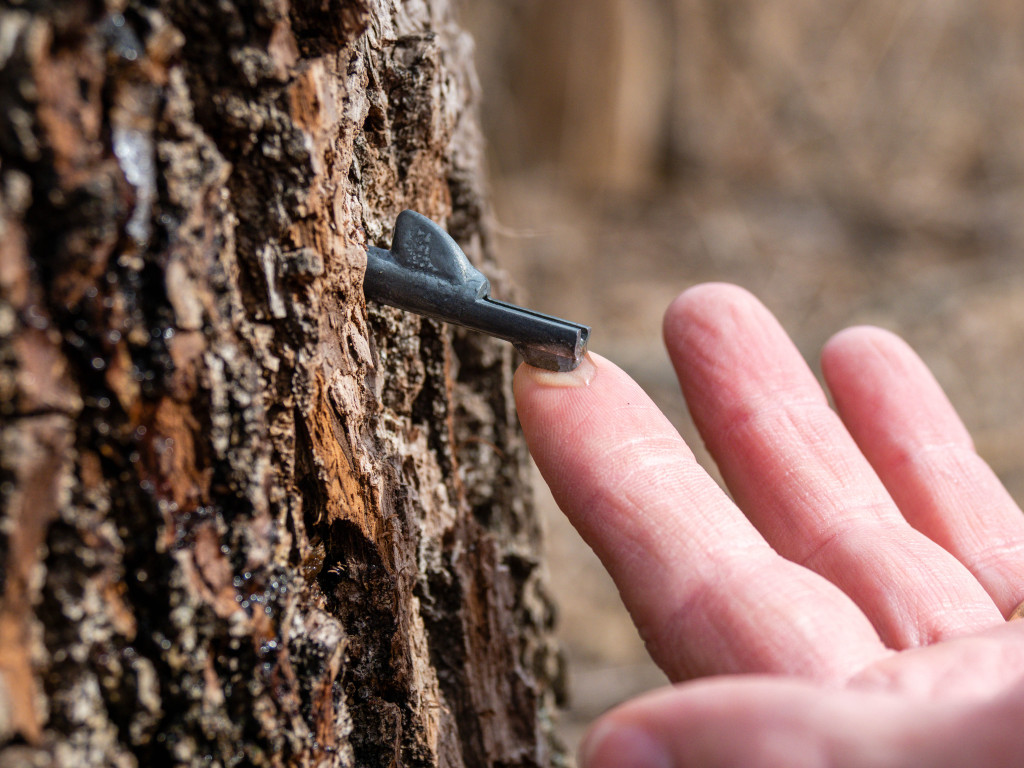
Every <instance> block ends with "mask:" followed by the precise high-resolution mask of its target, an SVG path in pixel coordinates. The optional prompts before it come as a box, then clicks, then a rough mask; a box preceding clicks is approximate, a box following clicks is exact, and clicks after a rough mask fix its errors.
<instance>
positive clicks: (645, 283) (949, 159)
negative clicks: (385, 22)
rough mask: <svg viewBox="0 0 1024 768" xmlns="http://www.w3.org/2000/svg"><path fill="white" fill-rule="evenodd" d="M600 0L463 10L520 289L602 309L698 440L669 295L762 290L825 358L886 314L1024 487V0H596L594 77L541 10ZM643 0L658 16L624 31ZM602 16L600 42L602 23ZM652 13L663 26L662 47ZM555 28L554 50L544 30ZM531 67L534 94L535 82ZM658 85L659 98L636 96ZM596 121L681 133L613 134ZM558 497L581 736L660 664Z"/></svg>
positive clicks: (502, 228) (1012, 482)
mask: <svg viewBox="0 0 1024 768" xmlns="http://www.w3.org/2000/svg"><path fill="white" fill-rule="evenodd" d="M581 3H583V0H579V2H577V0H558V2H554V3H551V4H550V5H549V6H541V5H539V4H538V2H535V1H534V0H522V1H521V2H519V3H513V4H505V3H501V2H498V0H493V1H492V2H481V3H479V4H475V5H476V6H477V7H475V8H473V9H467V10H469V11H470V12H469V13H468V17H469V22H470V24H471V26H473V27H474V32H475V33H476V35H477V39H478V41H479V42H480V48H481V53H480V62H481V63H480V69H481V76H482V85H483V94H484V101H485V122H486V123H487V124H488V125H490V141H491V144H492V149H493V152H492V155H493V156H495V157H496V158H497V161H496V173H495V182H494V187H495V197H496V218H497V220H498V224H499V232H500V233H501V238H502V239H501V243H500V245H501V251H500V252H501V254H502V259H503V264H504V266H505V268H506V269H507V270H508V271H509V272H510V273H511V274H512V276H513V277H514V278H515V280H516V282H517V283H518V284H519V285H520V286H522V289H523V290H522V294H521V296H520V297H519V298H521V299H523V300H524V303H527V304H528V305H529V306H531V307H533V308H536V309H539V310H541V311H546V312H550V313H552V314H556V315H560V316H563V317H567V318H569V319H572V320H575V321H578V322H585V323H589V324H591V325H592V326H593V335H592V344H591V347H592V348H593V349H594V350H595V351H597V352H600V353H601V354H603V355H605V356H606V357H609V358H611V359H613V360H614V361H616V362H617V363H619V364H620V365H622V366H623V367H624V368H626V369H627V370H628V371H629V372H630V373H631V374H632V375H633V376H634V377H635V378H636V379H637V380H638V381H639V382H640V383H641V384H642V385H643V386H644V388H645V389H646V390H647V391H648V392H649V393H650V395H651V396H652V397H653V398H654V399H655V400H656V401H657V402H658V403H659V404H660V405H661V406H662V408H663V409H664V410H665V411H666V412H667V413H668V415H669V416H670V418H671V419H672V420H673V422H674V423H676V424H677V425H678V427H679V429H680V430H681V431H682V433H683V435H684V436H685V437H686V438H687V440H688V442H689V443H690V444H691V446H693V447H694V449H695V450H697V451H698V455H701V450H700V440H699V438H698V437H696V435H695V433H694V430H693V428H692V425H691V424H690V422H689V417H688V415H687V413H686V410H685V407H684V406H683V404H682V402H681V398H680V396H679V393H678V386H677V384H676V382H675V379H674V376H673V373H672V371H671V368H670V365H669V363H668V360H667V357H666V355H665V353H664V351H663V348H662V345H661V339H660V326H661V315H662V312H663V311H664V309H665V307H666V306H667V305H668V303H669V302H670V301H671V300H672V299H673V298H674V297H675V296H676V295H677V294H678V293H679V292H680V291H681V290H683V289H685V288H686V287H687V286H690V285H693V284H694V283H698V282H703V281H708V280H725V281H730V282H735V283H738V284H740V285H743V286H745V287H747V288H748V289H750V290H752V291H753V292H754V293H756V294H757V295H758V296H760V297H761V299H762V300H763V301H764V302H765V303H766V304H767V305H768V307H769V308H771V309H772V310H773V311H774V312H775V313H776V314H777V315H778V317H779V318H780V319H781V321H782V323H783V324H784V325H785V326H786V327H787V328H788V329H789V331H790V332H791V334H792V336H793V337H794V339H795V341H796V343H797V345H798V347H799V348H800V349H801V351H802V352H803V353H804V355H805V357H806V358H807V359H808V361H809V362H811V364H812V365H813V366H816V365H817V355H818V351H819V349H820V347H821V345H822V344H823V343H824V341H825V340H826V339H827V338H828V337H829V336H831V335H832V334H833V333H835V332H837V331H839V330H840V329H842V328H844V327H846V326H848V325H851V324H860V323H871V324H876V325H881V326H884V327H886V328H889V329H891V330H894V331H896V332H898V333H900V334H901V335H903V336H904V337H905V338H906V339H907V340H908V341H909V342H910V343H911V344H912V345H913V346H914V347H915V348H916V349H917V350H918V352H919V353H920V354H921V355H922V356H923V357H924V359H925V360H926V362H928V364H929V365H930V366H931V367H932V370H933V371H934V372H935V374H936V376H937V377H938V378H939V380H940V382H942V384H943V385H944V386H945V387H946V390H947V392H948V394H949V395H950V398H951V399H952V401H953V403H954V405H956V406H957V408H958V409H959V410H960V413H961V414H962V416H963V417H964V420H965V421H966V422H967V425H968V427H969V428H970V430H971V432H972V434H973V435H974V437H975V440H976V443H977V447H978V450H979V452H980V453H981V454H982V455H983V456H984V457H985V458H986V459H987V460H988V461H989V462H990V463H991V464H992V465H993V467H994V468H995V470H996V471H997V472H998V473H999V475H1000V476H1001V477H1002V478H1003V480H1004V482H1006V484H1007V485H1008V487H1009V489H1010V491H1011V492H1012V493H1013V494H1014V495H1015V496H1016V498H1018V499H1024V453H1022V447H1024V387H1021V386H1020V381H1021V378H1022V375H1024V355H1022V350H1024V262H1022V248H1024V183H1022V182H1024V141H1022V139H1024V136H1022V135H1021V134H1022V130H1024V120H1022V118H1024V106H1022V105H1024V30H1022V26H1024V21H1022V20H1024V9H1021V7H1020V6H1019V3H1017V2H1016V0H1012V1H1009V2H1008V1H1006V0H983V1H982V2H973V3H968V2H967V0H957V1H955V2H951V3H944V4H932V5H928V6H927V7H926V6H924V5H921V6H914V7H915V8H916V9H917V10H906V9H904V10H902V11H901V10H899V8H902V7H903V6H898V7H897V6H892V5H891V4H887V3H880V2H868V0H847V1H846V2H840V3H834V4H830V5H828V6H827V7H826V6H823V5H822V4H809V3H807V2H803V0H759V2H758V3H747V2H736V3H735V4H729V5H726V4H723V5H722V6H721V7H730V8H731V7H733V6H735V8H740V7H741V6H742V8H743V9H746V10H745V11H744V12H743V13H738V14H737V15H736V16H730V14H724V15H722V16H717V15H715V14H714V13H712V11H713V9H714V7H715V4H714V3H713V2H711V0H707V1H705V0H660V1H659V0H644V2H636V3H634V4H630V3H629V2H627V1H626V0H600V2H596V0H595V2H593V3H592V4H591V5H589V6H587V7H588V8H589V9H591V10H593V12H594V14H596V15H597V16H599V15H600V13H601V12H605V13H607V14H608V15H607V18H606V20H605V22H606V27H607V28H606V29H605V32H604V34H605V35H606V36H608V39H609V40H612V41H613V42H612V43H608V42H607V40H606V41H605V48H607V49H608V50H613V49H615V45H618V46H619V53H618V58H617V60H616V61H617V63H616V64H614V66H613V65H609V63H608V61H604V60H601V61H600V62H598V63H601V64H603V68H602V66H597V65H596V64H595V65H593V66H591V67H590V68H589V69H588V70H587V71H586V72H585V73H584V74H585V75H587V76H584V77H582V79H581V76H580V75H579V71H578V70H579V68H578V67H576V68H575V69H574V68H573V67H572V66H568V65H566V64H565V61H564V59H565V53H564V52H565V51H566V50H570V51H577V52H579V51H580V50H581V49H580V47H579V46H576V47H573V30H574V29H576V27H574V26H572V25H571V24H570V26H569V27H568V28H566V29H559V30H558V31H559V32H561V33H562V34H560V35H552V33H551V29H550V28H544V25H543V24H542V23H541V22H539V21H538V19H543V17H544V14H545V13H546V11H543V7H550V8H551V9H552V16H553V17H556V18H560V19H562V20H563V21H564V20H565V19H569V20H570V21H571V20H572V19H577V20H578V18H579V17H578V15H577V16H573V13H574V9H575V11H576V12H578V10H579V7H580V4H581ZM511 7H514V8H516V9H518V12H517V13H513V11H510V10H508V9H509V8H511ZM538 8H542V10H541V11H538ZM907 8H909V6H907ZM602 9H603V11H602ZM616 9H618V11H617V12H618V13H619V14H620V15H619V16H615V13H616ZM623 9H625V13H626V16H627V17H630V14H633V13H634V12H633V10H630V9H638V10H636V14H634V15H637V16H641V17H644V18H645V19H646V22H644V19H640V21H637V20H636V19H635V18H633V19H632V21H631V22H630V23H631V24H632V26H630V25H629V24H626V25H623V24H622V23H621V22H622V19H623V18H624V17H623V16H622V15H621V14H622V12H623ZM639 9H643V10H639ZM666 9H671V13H669V16H671V22H672V25H673V26H671V30H674V31H670V33H668V35H667V40H668V43H667V48H666V33H665V32H664V27H665V26H666V25H659V24H657V23H653V24H652V23H649V22H651V19H652V18H653V19H654V21H655V22H657V15H658V14H659V13H668V12H669V11H668V10H666ZM709 9H710V10H709ZM672 13H674V14H675V15H674V16H672ZM559 14H560V15H559ZM594 14H591V15H594ZM630 18H632V17H630ZM634 22H635V23H634ZM641 22H643V23H641ZM645 23H646V27H645ZM538 24H540V27H541V31H540V32H536V33H535V34H532V36H531V30H533V31H535V28H536V27H537V25H538ZM587 24H588V25H589V26H588V27H587V28H588V30H590V31H588V32H587V34H593V30H592V27H593V26H594V25H597V26H598V27H600V18H597V19H596V20H595V19H594V18H589V20H588V22H587ZM616 25H617V26H616ZM495 28H497V29H499V30H500V34H497V33H495ZM624 29H625V31H623V30H624ZM645 29H646V32H645ZM695 29H696V30H697V31H698V32H699V35H698V34H697V33H695V32H694V30H695ZM651 30H655V31H656V36H657V37H658V40H656V41H654V42H651V43H650V44H649V45H644V42H643V41H644V40H645V39H646V38H644V37H643V35H644V34H648V35H650V34H655V33H653V32H651ZM679 30H682V31H679ZM581 34H582V33H581ZM616 35H618V36H617V37H616ZM673 35H674V37H673ZM553 40H554V42H552V41H553ZM615 41H617V42H615ZM577 42H578V41H577ZM684 44H685V45H684ZM552 45H556V46H557V47H558V50H559V51H560V52H561V53H560V54H559V55H554V54H553V53H552V52H551V51H550V50H549V49H547V48H544V47H543V46H552ZM659 46H661V47H659ZM582 50H583V51H584V53H586V51H587V50H588V49H586V48H583V49H582ZM637 50H640V51H641V53H636V51H637ZM665 50H669V51H672V52H673V55H672V57H671V58H672V64H673V67H674V69H672V76H671V77H669V78H668V79H667V81H664V82H662V81H659V80H658V79H657V77H656V75H657V74H658V73H661V71H662V70H661V69H659V68H658V67H657V60H655V61H654V66H653V67H652V64H651V62H650V61H645V59H644V55H648V58H649V57H650V56H649V54H650V52H651V51H655V52H659V51H660V52H661V53H662V54H664V52H665ZM517 51H518V55H517ZM524 51H525V52H528V54H527V53H524ZM642 54H643V55H642ZM538 62H540V63H538ZM538 68H540V69H541V71H542V74H544V73H546V75H547V79H546V80H545V78H543V77H542V78H539V79H538V78H537V71H538ZM567 72H568V74H567ZM574 72H575V74H573V73H574ZM588 73H589V74H588ZM527 77H529V78H532V79H531V80H530V83H532V85H531V86H530V90H529V91H528V92H527V93H525V94H524V93H522V92H521V91H522V89H521V88H520V89H519V90H518V91H517V88H516V83H517V82H518V81H517V78H527ZM574 78H575V79H574ZM574 88H575V89H576V90H574ZM538 89H539V90H540V91H541V92H540V93H538ZM612 91H615V93H620V94H621V93H625V94H627V96H621V95H620V96H614V94H613V96H609V93H610V92H612ZM648 93H651V94H653V96H652V97H651V98H652V99H654V102H650V100H649V102H650V103H647V105H646V106H644V103H643V101H642V99H641V101H640V102H638V101H637V94H639V95H641V96H643V95H644V94H648ZM595 94H596V95H595ZM666 94H668V95H667V96H666ZM652 103H653V106H652ZM559 104H561V105H562V106H561V107H559V106H558V105H559ZM552 105H554V106H552ZM595 105H596V106H595ZM659 105H660V106H659ZM552 109H555V110H561V111H559V112H558V114H557V115H556V117H557V119H556V120H552V117H551V112H552ZM588 110H589V111H588ZM595 110H596V111H595ZM602 110H604V111H603V112H602ZM595 114H596V115H598V116H600V115H602V114H605V115H607V120H608V121H617V122H616V125H619V124H627V127H628V118H629V116H630V115H633V114H642V115H644V116H646V119H647V121H648V123H649V122H650V120H651V119H658V116H659V115H660V119H662V121H663V124H661V125H660V127H659V126H658V125H656V126H655V130H653V131H652V130H646V129H645V128H644V126H639V127H636V128H635V129H634V131H633V133H630V132H628V131H627V132H626V133H625V134H621V135H617V134H615V131H613V130H610V129H609V130H608V131H606V132H605V134H600V132H597V133H596V134H595V128H594V115H595ZM652 116H654V117H653V118H652ZM538 125H541V126H543V130H538V128H537V126H538ZM644 125H646V126H647V128H649V127H650V126H649V125H647V123H645V124H644ZM531 126H532V128H531ZM645 130H646V132H645ZM573 135H579V136H580V137H581V141H583V139H584V138H585V139H586V141H585V142H584V143H585V144H586V146H587V148H589V149H590V150H591V151H592V154H591V155H590V156H589V157H588V158H585V159H584V160H583V161H581V160H580V154H579V151H578V149H579V147H576V148H575V149H573V151H568V150H566V146H567V145H569V146H570V147H571V145H572V141H571V140H567V137H570V138H571V137H572V136H573ZM652 136H653V137H654V138H653V139H652ZM545 137H547V138H545ZM652 142H654V144H656V145H657V146H656V147H655V150H656V151H652V150H651V146H652ZM658 142H660V144H659V143H658ZM551 144H557V145H558V148H557V150H552V147H551ZM631 148H635V149H636V151H634V152H632V153H631ZM531 157H534V158H537V161H536V162H528V160H529V158H531ZM624 169H625V170H624ZM708 466H710V465H708ZM711 469H712V471H713V467H711ZM537 497H538V500H539V503H540V506H541V508H542V509H543V510H544V512H545V517H546V520H547V525H548V530H549V555H550V556H549V568H550V571H551V583H552V586H553V589H554V591H555V593H556V596H557V598H558V600H559V603H560V606H561V616H562V622H561V636H562V638H563V640H564V642H565V644H566V648H567V652H568V656H569V660H570V676H571V689H572V696H573V699H572V705H571V707H570V709H569V710H568V712H567V713H566V715H565V717H564V733H565V736H566V740H567V741H568V742H569V743H570V744H571V745H574V744H575V742H576V740H577V739H578V738H579V736H580V734H581V733H582V729H583V728H584V727H585V724H586V723H587V722H589V721H590V720H591V719H592V718H593V717H594V716H596V715H597V714H599V713H600V712H601V711H603V710H604V709H606V708H608V707H609V706H612V705H614V704H615V703H617V702H619V701H621V700H623V699H624V698H627V697H629V696H632V695H634V694H636V693H638V692H640V691H643V690H646V689H649V688H651V687H654V686H657V685H661V684H663V683H664V677H663V676H662V675H661V673H660V672H659V671H658V670H657V669H655V668H654V667H653V666H652V665H651V663H650V662H649V661H648V660H647V657H646V654H645V653H644V649H643V647H642V644H641V643H640V641H639V639H638V638H637V636H636V633H635V631H634V630H633V628H632V625H631V624H630V622H629V620H628V617H627V616H626V615H625V612H624V610H623V609H622V607H621V604H620V603H619V600H618V596H617V594H616V592H615V589H614V586H613V585H611V583H610V581H609V580H608V578H607V577H606V576H605V575H604V572H603V570H602V569H601V567H600V565H599V563H597V561H596V559H595V558H594V557H593V555H592V554H591V553H590V552H589V551H588V550H587V548H586V547H585V546H584V545H583V544H582V543H581V542H580V540H579V538H578V537H577V536H576V534H575V532H574V531H573V530H572V529H571V527H570V526H569V525H568V524H567V523H566V522H565V520H564V518H563V517H562V516H561V515H560V513H559V512H558V511H557V509H556V508H555V507H554V504H553V502H551V500H550V497H549V496H548V495H547V491H546V489H545V488H544V487H543V483H542V482H540V480H539V478H538V491H537Z"/></svg>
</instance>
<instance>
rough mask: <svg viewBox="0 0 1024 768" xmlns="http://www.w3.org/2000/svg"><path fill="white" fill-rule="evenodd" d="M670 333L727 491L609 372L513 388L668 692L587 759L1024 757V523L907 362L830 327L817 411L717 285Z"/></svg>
mask: <svg viewBox="0 0 1024 768" xmlns="http://www.w3.org/2000/svg"><path fill="white" fill-rule="evenodd" d="M665 340H666V344H667V345H668V349H669V353H670V356H671V358H672V361H673V364H674V366H675V368H676V373H677V375H678V376H679V380H680V383H681V384H682V388H683V394H684V396H685V397H686V400H687V404H688V405H689V408H690V412H691V414H692V415H693V418H694V421H695V422H696V424H697V427H698V429H699V430H700V433H701V435H702V437H703V439H704V441H705V443H706V444H707V447H708V449H709V451H710V453H711V454H712V456H713V457H714V459H715V461H716V463H717V464H718V467H719V469H720V471H721V474H722V476H723V478H724V479H725V482H726V484H727V485H728V488H729V491H730V493H731V496H732V498H731V499H730V497H729V496H727V495H726V494H725V493H723V492H722V491H721V490H720V489H719V487H718V486H717V484H716V483H715V482H714V481H713V480H712V479H711V478H710V477H709V476H708V475H707V474H706V473H705V472H704V471H703V470H702V469H701V467H700V466H699V465H698V464H697V462H696V461H695V459H694V457H693V454H692V452H691V451H690V450H689V448H688V447H687V446H686V444H685V443H684V442H683V440H682V438H681V437H680V436H679V434H678V433H677V432H676V431H675V429H674V428H673V427H672V426H671V425H670V424H669V422H668V421H667V420H666V419H665V417H664V416H663V415H662V414H661V413H660V412H659V411H658V410H657V408H656V407H655V406H654V404H653V403H652V402H651V401H650V400H649V399H648V397H647V396H646V395H645V394H644V393H643V391H642V390H641V389H640V388H639V387H638V386H637V385H636V384H635V383H633V382H632V381H631V380H630V379H629V377H628V376H626V375H625V374H624V373H623V372H622V371H620V370H619V369H618V368H616V367H615V366H614V365H612V364H611V363H610V362H608V361H606V360H603V359H601V358H598V357H596V356H594V357H592V358H591V359H590V360H588V361H587V362H585V363H584V365H583V366H581V368H580V369H579V370H578V371H576V372H575V373H573V374H550V373H546V372H542V371H539V370H537V369H532V368H529V367H526V366H524V367H523V368H521V369H520V371H519V372H518V373H517V375H516V382H515V389H516V399H517V404H518V407H519V414H520V420H521V421H522V424H523V428H524V430H525V432H526V436H527V440H528V442H529V444H530V448H531V451H532V453H533V455H534V458H535V459H536V461H537V464H538V466H539V467H540V470H541V473H542V474H543V475H544V478H545V479H546V480H547V482H548V484H549V485H550V486H551V490H552V492H553V494H554V496H555V499H556V500H557V501H558V503H559V505H560V506H561V508H562V510H563V511H564V512H565V514H566V515H567V516H568V517H569V518H570V519H571V520H572V522H573V524H574V525H575V526H576V528H577V529H578V530H579V532H580V533H581V535H582V536H583V538H584V539H586V541H587V542H588V543H589V544H590V546H591V547H592V548H593V549H594V550H595V551H596V552H597V554H598V555H599V557H600V558H601V560H602V561H603V563H604V564H605V566H606V567H607V569H608V570H609V572H610V573H611V575H612V577H613V578H614V579H615V582H616V584H617V586H618V588H619V591H620V593H621V595H622V598H623V600H624V601H625V603H626V606H627V607H628V609H629V611H630V613H631V615H632V617H633V620H634V621H635V622H636V625H637V627H638V628H639V630H640V633H641V635H642V636H643V638H644V640H645V641H646V643H647V647H648V649H649V651H650V653H651V655H652V656H653V658H654V660H655V661H656V662H657V663H658V664H659V665H660V666H661V667H662V669H664V670H665V672H666V673H667V674H668V675H669V677H670V678H671V679H672V680H673V681H675V682H678V683H679V684H678V685H676V686H674V687H673V688H671V689H667V690H665V691H659V692H655V693H653V694H649V695H647V696H645V697H642V698H640V699H638V700H636V701H633V702H630V703H628V704H626V705H624V706H622V707H620V708H618V709H617V710H615V711H613V712H611V713H610V714H608V715H606V716H605V717H604V718H602V720H601V721H599V723H598V724H597V726H596V727H595V728H594V729H593V730H592V732H591V734H590V736H589V738H588V739H587V740H586V742H585V744H584V747H583V749H582V753H583V755H582V760H583V762H584V764H585V765H586V766H587V768H611V767H612V766H614V767H615V768H629V767H630V766H633V767H634V768H641V767H642V768H649V767H650V768H654V767H655V766H657V768H668V767H669V766H688V765H700V766H733V765H737V766H754V767H756V766H769V765H771V766H825V765H828V766H917V765H923V766H946V765H948V766H967V765H970V766H1003V765H1006V766H1010V765H1022V764H1024V727H1022V723H1024V622H1010V623H1007V622H1006V621H1005V620H1004V617H1005V616H1007V615H1009V614H1010V613H1011V612H1012V611H1013V610H1014V609H1015V608H1016V607H1017V606H1018V605H1019V604H1020V603H1021V601H1024V516H1022V514H1021V512H1020V510H1019V509H1018V508H1017V506H1016V505H1015V504H1014V502H1013V500H1012V499H1011V498H1010V497H1009V495H1008V494H1007V492H1006V491H1005V490H1004V489H1003V487H1002V486H1001V484H1000V483H999V481H998V480H997V478H996V477H995V475H994V474H993V472H992V471H991V469H989V467H988V466H987V465H986V464H985V463H984V462H983V461H982V460H981V459H980V458H979V457H978V455H977V454H976V453H975V452H974V449H973V445H972V442H971V440H970V437H969V436H968V434H967V432H966V430H965V428H964V427H963V425H962V423H961V422H960V420H959V419H958V417H957V416H956V414H955V412H954V411H953V409H952V407H951V406H950V404H949V402H948V401H947V399H946V398H945V396H944V395H943V393H942V391H941V390H940V388H939V386H938V384H937V383H936V382H935V380H934V379H933V378H932V376H931V375H930V373H929V372H928V371H927V369H926V368H925V366H924V364H923V363H922V362H921V361H920V360H919V359H918V358H917V357H916V356H915V355H914V354H913V352H912V351H911V350H910V349H909V348H908V347H907V346H906V345H905V344H904V343H903V342H902V341H900V340H899V339H898V338H896V337H895V336H893V335H892V334H889V333H887V332H885V331H881V330H878V329H873V328H854V329H850V330H847V331H844V332H843V333H841V334H839V335H838V336H836V337H835V338H833V339H832V341H831V342H829V344H828V345H827V346H826V348H825V351H824V354H823V357H822V368H823V371H824V375H825V379H826V382H827V384H828V387H829V390H830V391H831V393H832V397H833V400H834V402H835V405H836V411H833V410H832V408H830V406H829V404H828V401H827V399H826V397H825V394H824V393H823V392H822V390H821V388H820V387H819V385H818V383H817V381H816V380H815V378H814V376H813V375H812V373H811V372H810V370H809V369H808V368H807V366H806V364H805V363H804V362H803V360H802V358H801V357H800V355H799V353H798V352H797V350H796V349H795V347H794V346H793V344H792V343H791V342H790V340H789V339H788V337H787V336H786V334H785V333H784V331H783V330H782V329H781V327H780V326H779V324H778V322H777V321H776V320H775V318H774V317H772V316H771V314H770V313H769V312H768V311H767V310H766V309H765V308H764V307H763V306H761V305H760V304H759V303H758V302H757V301H756V299H754V298H753V297H752V296H750V295H749V294H748V293H746V292H744V291H742V290H741V289H738V288H735V287H733V286H725V285H705V286H699V287H697V288H694V289H691V290H690V291H687V292H686V293H684V294H683V295H682V296H681V297H680V298H679V299H677V300H676V302H675V303H674V304H673V305H672V307H671V308H670V309H669V311H668V313H667V315H666V319H665ZM696 678H701V679H700V680H697V679H696ZM684 681H689V682H684Z"/></svg>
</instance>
